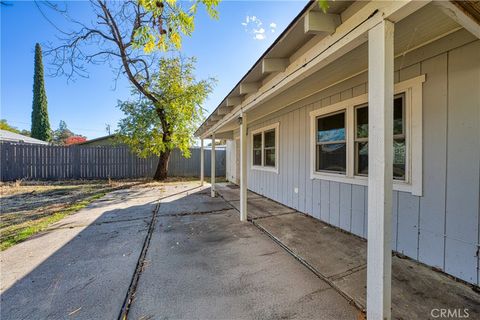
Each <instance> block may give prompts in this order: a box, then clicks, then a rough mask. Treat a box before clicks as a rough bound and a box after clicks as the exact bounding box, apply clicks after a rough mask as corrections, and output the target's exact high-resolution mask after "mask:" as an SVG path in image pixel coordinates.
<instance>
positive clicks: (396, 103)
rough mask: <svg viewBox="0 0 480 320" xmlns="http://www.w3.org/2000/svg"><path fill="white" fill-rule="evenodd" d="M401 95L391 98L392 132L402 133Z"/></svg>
mask: <svg viewBox="0 0 480 320" xmlns="http://www.w3.org/2000/svg"><path fill="white" fill-rule="evenodd" d="M403 100H404V99H403V96H399V97H397V98H395V99H394V100H393V134H394V135H396V134H403V133H404V132H403V131H404V130H403Z"/></svg>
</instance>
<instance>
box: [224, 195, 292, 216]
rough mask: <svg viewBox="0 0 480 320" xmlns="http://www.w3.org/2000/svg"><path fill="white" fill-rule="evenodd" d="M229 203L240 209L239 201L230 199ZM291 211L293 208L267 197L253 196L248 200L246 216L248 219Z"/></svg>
mask: <svg viewBox="0 0 480 320" xmlns="http://www.w3.org/2000/svg"><path fill="white" fill-rule="evenodd" d="M230 203H231V204H232V205H233V206H234V207H235V208H236V209H237V210H240V201H230ZM291 212H295V210H294V209H291V208H288V207H285V206H282V205H281V204H279V203H277V202H275V201H273V200H270V199H267V198H253V199H251V200H249V201H248V218H250V219H258V218H265V217H271V216H276V215H280V214H285V213H291Z"/></svg>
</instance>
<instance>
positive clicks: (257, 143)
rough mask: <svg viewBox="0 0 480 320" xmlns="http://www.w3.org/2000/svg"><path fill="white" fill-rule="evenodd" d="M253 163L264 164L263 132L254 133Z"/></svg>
mask: <svg viewBox="0 0 480 320" xmlns="http://www.w3.org/2000/svg"><path fill="white" fill-rule="evenodd" d="M253 165H254V166H261V165H262V134H261V133H258V134H254V135H253Z"/></svg>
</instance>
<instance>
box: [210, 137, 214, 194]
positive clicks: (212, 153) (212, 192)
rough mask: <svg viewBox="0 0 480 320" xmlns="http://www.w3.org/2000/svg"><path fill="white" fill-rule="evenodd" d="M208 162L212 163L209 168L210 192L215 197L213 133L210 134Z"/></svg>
mask: <svg viewBox="0 0 480 320" xmlns="http://www.w3.org/2000/svg"><path fill="white" fill-rule="evenodd" d="M210 160H211V161H210V162H211V163H212V169H211V170H210V184H211V187H210V193H211V196H212V198H214V197H215V133H214V134H212V151H211V153H210Z"/></svg>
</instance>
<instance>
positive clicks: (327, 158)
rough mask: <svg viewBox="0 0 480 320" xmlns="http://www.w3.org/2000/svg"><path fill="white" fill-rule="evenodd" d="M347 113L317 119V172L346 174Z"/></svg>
mask: <svg viewBox="0 0 480 320" xmlns="http://www.w3.org/2000/svg"><path fill="white" fill-rule="evenodd" d="M346 163H347V148H346V141H345V112H341V113H337V114H333V115H330V116H325V117H320V118H318V119H317V146H316V170H317V171H331V172H340V173H345V172H346Z"/></svg>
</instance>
